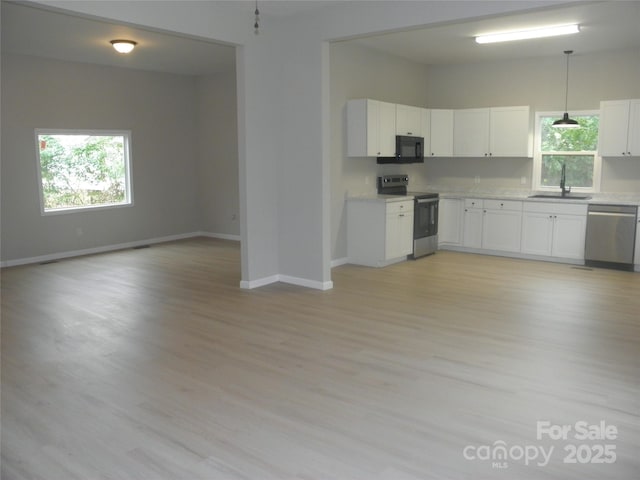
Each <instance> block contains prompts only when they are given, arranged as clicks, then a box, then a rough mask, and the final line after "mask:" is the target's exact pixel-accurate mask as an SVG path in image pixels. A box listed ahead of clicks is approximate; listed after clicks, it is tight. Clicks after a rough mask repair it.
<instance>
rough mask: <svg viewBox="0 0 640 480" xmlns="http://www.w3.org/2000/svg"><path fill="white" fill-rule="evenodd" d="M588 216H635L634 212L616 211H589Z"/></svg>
mask: <svg viewBox="0 0 640 480" xmlns="http://www.w3.org/2000/svg"><path fill="white" fill-rule="evenodd" d="M589 216H592V217H595V216H599V217H632V218H635V217H636V214H635V213H618V212H589Z"/></svg>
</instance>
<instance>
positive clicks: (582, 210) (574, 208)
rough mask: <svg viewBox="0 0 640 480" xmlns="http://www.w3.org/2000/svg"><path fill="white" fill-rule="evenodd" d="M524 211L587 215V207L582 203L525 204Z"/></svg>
mask: <svg viewBox="0 0 640 480" xmlns="http://www.w3.org/2000/svg"><path fill="white" fill-rule="evenodd" d="M524 211H525V212H535V213H548V214H559V215H586V214H587V205H586V204H580V203H546V202H525V203H524Z"/></svg>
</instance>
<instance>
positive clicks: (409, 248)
mask: <svg viewBox="0 0 640 480" xmlns="http://www.w3.org/2000/svg"><path fill="white" fill-rule="evenodd" d="M412 252H413V212H406V213H404V212H400V213H399V212H394V213H391V214H388V215H387V228H386V232H385V259H386V260H390V259H392V258H397V257H403V256H406V255H409V254H411V253H412Z"/></svg>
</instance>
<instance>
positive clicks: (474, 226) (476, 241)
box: [462, 207, 482, 248]
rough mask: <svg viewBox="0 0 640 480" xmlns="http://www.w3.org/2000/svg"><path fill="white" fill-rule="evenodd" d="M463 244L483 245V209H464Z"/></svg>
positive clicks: (479, 246)
mask: <svg viewBox="0 0 640 480" xmlns="http://www.w3.org/2000/svg"><path fill="white" fill-rule="evenodd" d="M462 245H463V246H465V247H471V248H481V247H482V209H481V208H469V207H465V209H464V227H463V230H462Z"/></svg>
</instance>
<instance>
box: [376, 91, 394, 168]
mask: <svg viewBox="0 0 640 480" xmlns="http://www.w3.org/2000/svg"><path fill="white" fill-rule="evenodd" d="M378 104H379V109H380V111H379V118H378V141H379V143H378V152H379V153H378V154H377V155H375V156H377V157H393V156H394V155H395V154H396V105H395V103H387V102H378Z"/></svg>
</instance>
